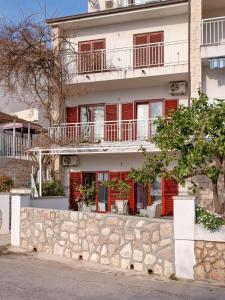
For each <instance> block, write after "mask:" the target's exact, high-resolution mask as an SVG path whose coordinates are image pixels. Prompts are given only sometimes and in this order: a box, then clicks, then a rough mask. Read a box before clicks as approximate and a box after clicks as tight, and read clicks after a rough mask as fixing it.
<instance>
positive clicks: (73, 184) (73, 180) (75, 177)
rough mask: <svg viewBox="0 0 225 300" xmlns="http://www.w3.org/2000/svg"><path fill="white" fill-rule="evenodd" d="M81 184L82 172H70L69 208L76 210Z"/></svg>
mask: <svg viewBox="0 0 225 300" xmlns="http://www.w3.org/2000/svg"><path fill="white" fill-rule="evenodd" d="M81 184H82V173H81V172H71V173H70V208H71V209H75V210H77V209H78V207H77V201H76V200H77V199H79V198H80V192H79V191H78V188H79V186H80V185H81Z"/></svg>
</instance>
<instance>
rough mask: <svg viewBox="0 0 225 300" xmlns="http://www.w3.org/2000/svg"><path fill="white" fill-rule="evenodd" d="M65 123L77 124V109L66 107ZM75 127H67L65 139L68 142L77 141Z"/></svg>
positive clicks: (73, 125)
mask: <svg viewBox="0 0 225 300" xmlns="http://www.w3.org/2000/svg"><path fill="white" fill-rule="evenodd" d="M66 122H67V123H78V107H67V108H66ZM77 135H78V132H77V125H75V124H72V125H67V139H68V142H76V141H77V139H76V138H77Z"/></svg>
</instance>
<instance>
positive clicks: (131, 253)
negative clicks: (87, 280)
mask: <svg viewBox="0 0 225 300" xmlns="http://www.w3.org/2000/svg"><path fill="white" fill-rule="evenodd" d="M20 237H21V246H22V247H23V248H26V249H29V250H33V249H34V248H36V249H37V251H40V252H44V253H47V254H53V255H58V256H64V257H67V258H74V259H83V260H86V261H92V262H96V263H101V264H104V265H112V266H116V267H121V268H124V269H134V270H136V271H146V272H147V271H148V272H150V273H153V274H157V275H165V276H170V275H171V274H174V272H175V271H174V238H173V222H172V220H161V219H144V218H140V217H129V216H119V215H103V214H97V213H81V212H69V211H56V210H44V209H33V208H22V210H21V235H20Z"/></svg>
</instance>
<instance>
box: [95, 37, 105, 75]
mask: <svg viewBox="0 0 225 300" xmlns="http://www.w3.org/2000/svg"><path fill="white" fill-rule="evenodd" d="M104 49H105V40H97V41H93V43H92V50H93V54H92V55H93V57H92V60H93V71H95V72H100V71H104V70H105V69H106V56H105V51H103V50H104Z"/></svg>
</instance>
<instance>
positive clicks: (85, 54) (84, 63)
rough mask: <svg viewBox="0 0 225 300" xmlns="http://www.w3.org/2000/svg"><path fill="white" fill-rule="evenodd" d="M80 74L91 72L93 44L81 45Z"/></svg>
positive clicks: (84, 43) (82, 43)
mask: <svg viewBox="0 0 225 300" xmlns="http://www.w3.org/2000/svg"><path fill="white" fill-rule="evenodd" d="M78 65H79V68H78V69H79V73H88V72H90V70H91V42H81V43H79V56H78Z"/></svg>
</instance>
